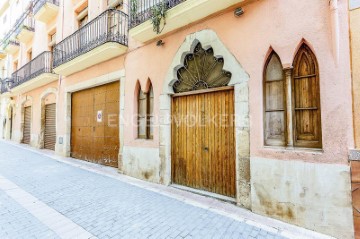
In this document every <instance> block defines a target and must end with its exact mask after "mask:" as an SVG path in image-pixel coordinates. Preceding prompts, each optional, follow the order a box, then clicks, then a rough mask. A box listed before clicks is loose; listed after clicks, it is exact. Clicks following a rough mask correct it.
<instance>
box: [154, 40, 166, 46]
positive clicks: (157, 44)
mask: <svg viewBox="0 0 360 239" xmlns="http://www.w3.org/2000/svg"><path fill="white" fill-rule="evenodd" d="M164 44H165V42H163V40H158V41H157V42H156V46H163V45H164Z"/></svg>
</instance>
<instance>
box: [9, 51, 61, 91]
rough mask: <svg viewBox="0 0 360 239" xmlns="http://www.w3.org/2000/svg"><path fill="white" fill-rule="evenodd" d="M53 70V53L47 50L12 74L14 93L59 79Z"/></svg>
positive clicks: (12, 89)
mask: <svg viewBox="0 0 360 239" xmlns="http://www.w3.org/2000/svg"><path fill="white" fill-rule="evenodd" d="M58 78H59V77H58V75H56V74H54V73H53V71H52V53H51V52H49V51H45V52H43V53H41V54H40V55H38V56H37V57H35V58H34V59H33V60H32V61H30V62H29V63H27V64H26V65H24V66H23V67H21V68H20V69H19V70H17V71H15V72H14V73H13V74H12V75H11V84H10V88H11V91H12V92H13V93H20V92H27V91H30V90H33V89H35V88H38V87H40V86H43V85H47V84H49V83H51V82H53V81H56V80H58Z"/></svg>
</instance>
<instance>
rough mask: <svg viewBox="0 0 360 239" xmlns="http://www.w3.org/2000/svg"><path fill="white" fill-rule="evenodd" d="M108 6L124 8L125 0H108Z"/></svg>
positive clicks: (117, 8)
mask: <svg viewBox="0 0 360 239" xmlns="http://www.w3.org/2000/svg"><path fill="white" fill-rule="evenodd" d="M107 5H108V8H115V9H116V10H122V9H123V1H122V0H107Z"/></svg>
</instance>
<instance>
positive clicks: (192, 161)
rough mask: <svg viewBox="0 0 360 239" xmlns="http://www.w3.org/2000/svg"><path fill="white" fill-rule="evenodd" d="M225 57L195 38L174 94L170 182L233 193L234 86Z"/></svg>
mask: <svg viewBox="0 0 360 239" xmlns="http://www.w3.org/2000/svg"><path fill="white" fill-rule="evenodd" d="M223 66H224V59H223V58H222V57H215V56H214V51H213V49H212V48H211V47H209V48H207V49H204V48H203V47H202V45H201V43H197V45H196V46H195V48H194V52H192V53H189V54H187V55H186V56H185V58H184V63H183V67H181V68H179V69H178V70H177V81H176V82H175V83H174V85H173V89H174V92H175V94H174V95H173V97H172V118H173V120H172V132H171V138H172V142H173V145H172V151H171V156H172V164H171V167H172V170H171V172H172V182H173V183H174V184H179V185H182V186H186V187H191V188H194V189H200V190H204V191H208V192H211V193H216V194H221V195H224V196H228V197H232V198H235V196H236V186H235V136H234V88H233V86H228V84H229V82H230V79H231V76H232V74H231V72H229V71H226V70H223Z"/></svg>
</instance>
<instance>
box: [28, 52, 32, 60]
mask: <svg viewBox="0 0 360 239" xmlns="http://www.w3.org/2000/svg"><path fill="white" fill-rule="evenodd" d="M27 56H28V61H31V60H32V50H31V49H30V50H29V51H28V53H27Z"/></svg>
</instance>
